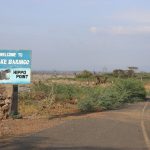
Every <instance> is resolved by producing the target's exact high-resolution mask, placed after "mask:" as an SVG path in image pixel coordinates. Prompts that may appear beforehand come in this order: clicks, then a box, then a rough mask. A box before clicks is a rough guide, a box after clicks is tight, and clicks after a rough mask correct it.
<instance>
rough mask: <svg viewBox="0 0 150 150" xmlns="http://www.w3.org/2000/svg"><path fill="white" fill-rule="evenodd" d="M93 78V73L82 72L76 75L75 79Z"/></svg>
mask: <svg viewBox="0 0 150 150" xmlns="http://www.w3.org/2000/svg"><path fill="white" fill-rule="evenodd" d="M92 77H93V73H92V72H90V71H87V70H84V71H82V72H81V73H79V74H76V78H83V79H88V78H92Z"/></svg>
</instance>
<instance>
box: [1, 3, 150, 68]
mask: <svg viewBox="0 0 150 150" xmlns="http://www.w3.org/2000/svg"><path fill="white" fill-rule="evenodd" d="M0 49H30V50H32V53H33V54H32V57H33V60H32V68H33V70H83V69H88V70H92V71H102V70H103V68H107V69H108V70H112V69H114V68H123V69H125V68H127V67H128V66H137V67H139V69H140V70H143V71H150V1H149V0H0Z"/></svg>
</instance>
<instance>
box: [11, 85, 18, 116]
mask: <svg viewBox="0 0 150 150" xmlns="http://www.w3.org/2000/svg"><path fill="white" fill-rule="evenodd" d="M10 115H18V85H13V93H12V102H11V110H10Z"/></svg>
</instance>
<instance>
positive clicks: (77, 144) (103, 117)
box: [0, 102, 150, 150]
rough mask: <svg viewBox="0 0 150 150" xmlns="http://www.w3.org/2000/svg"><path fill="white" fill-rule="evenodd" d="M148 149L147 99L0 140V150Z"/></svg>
mask: <svg viewBox="0 0 150 150" xmlns="http://www.w3.org/2000/svg"><path fill="white" fill-rule="evenodd" d="M31 149H35V150H38V149H41V150H150V102H145V103H138V104H132V105H128V106H126V107H125V108H123V109H121V110H115V111H109V112H104V113H94V114H92V115H91V116H88V117H83V118H80V119H75V120H68V121H66V122H65V123H63V124H61V125H59V126H56V127H54V128H51V129H46V130H44V131H42V132H40V133H37V134H34V135H30V136H26V137H21V138H14V139H9V140H7V141H3V140H1V141H0V150H31Z"/></svg>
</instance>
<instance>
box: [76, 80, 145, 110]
mask: <svg viewBox="0 0 150 150" xmlns="http://www.w3.org/2000/svg"><path fill="white" fill-rule="evenodd" d="M145 96H146V92H145V89H144V86H143V84H142V83H141V82H140V81H136V80H133V79H126V80H119V81H117V82H115V84H114V85H113V86H111V87H107V88H101V89H100V88H98V89H94V91H92V92H90V93H89V94H88V95H87V97H86V98H84V99H82V100H81V101H79V104H78V107H79V109H80V110H81V111H84V112H85V111H86V112H91V111H101V110H109V109H116V108H118V107H120V106H121V105H122V104H124V103H132V102H135V101H139V100H144V99H145Z"/></svg>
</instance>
